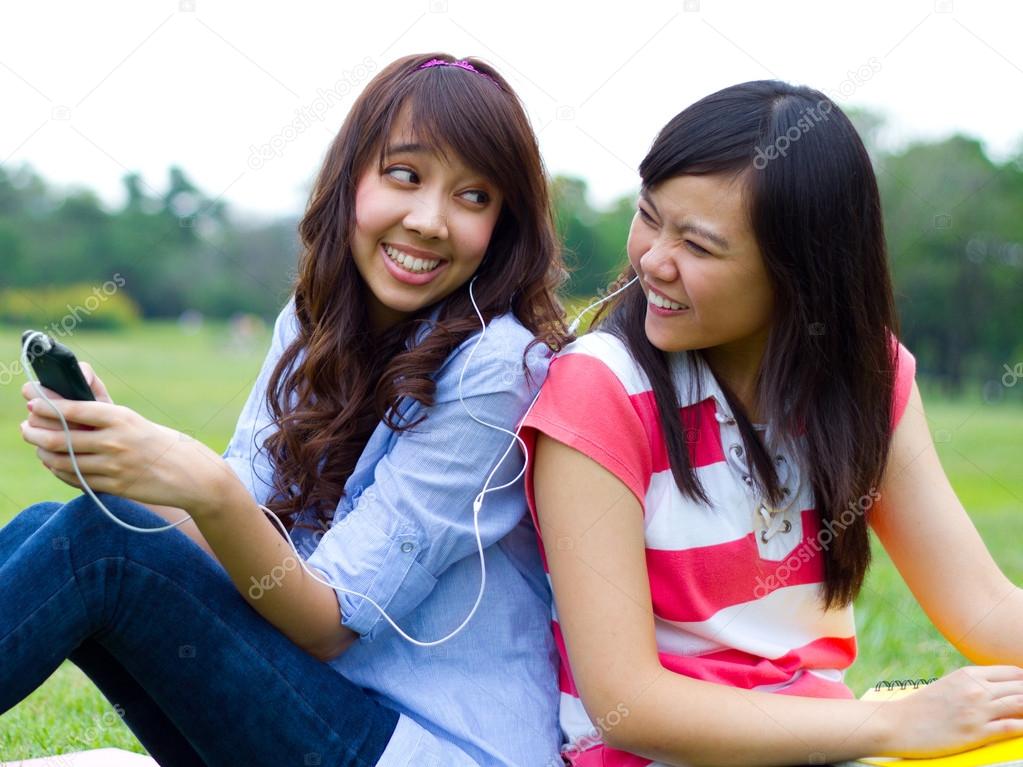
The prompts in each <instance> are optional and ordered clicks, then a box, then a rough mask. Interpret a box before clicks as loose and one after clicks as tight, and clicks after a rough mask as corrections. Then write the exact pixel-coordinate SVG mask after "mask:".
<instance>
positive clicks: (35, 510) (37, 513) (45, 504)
mask: <svg viewBox="0 0 1023 767" xmlns="http://www.w3.org/2000/svg"><path fill="white" fill-rule="evenodd" d="M63 505H64V504H62V503H60V502H59V501H42V502H40V503H33V504H32V505H31V506H28V507H26V508H25V509H23V510H22V511H21V513H20V514H18V518H19V519H21V520H24V521H31V522H32V524H33V525H34V526H35V527H39V526H41V525H42V524H44V523H45V522H46V520H48V519H49V518H50V517H52V516H53V515H54V514H55V513H56V512H57V511H59V510H60V508H61V507H62V506H63Z"/></svg>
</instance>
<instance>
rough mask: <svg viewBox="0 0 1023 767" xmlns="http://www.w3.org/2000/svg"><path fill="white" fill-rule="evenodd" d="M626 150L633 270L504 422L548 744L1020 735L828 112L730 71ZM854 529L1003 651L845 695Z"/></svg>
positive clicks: (786, 749)
mask: <svg viewBox="0 0 1023 767" xmlns="http://www.w3.org/2000/svg"><path fill="white" fill-rule="evenodd" d="M640 173H641V176H642V191H641V194H640V198H639V202H638V210H637V212H636V216H635V218H634V220H633V224H632V228H631V231H630V233H629V240H628V257H629V264H628V267H627V269H626V270H625V273H624V274H623V276H622V278H621V280H620V282H619V284H624V283H625V281H627V280H630V279H631V278H633V277H638V279H637V280H636V282H635V284H633V285H630V286H629V288H628V289H627V290H625V291H623V292H622V293H621V294H620V296H619V297H618V298H616V299H615V300H614V302H613V303H611V304H610V305H609V306H610V311H609V312H608V314H607V315H606V316H604V317H602V318H599V319H598V321H597V322H596V323H595V326H596V330H595V331H594V332H591V333H589V334H588V335H585V336H583V337H582V338H580V339H579V340H577V341H576V342H574V343H573V344H571V345H570V346H568V347H567V349H566V350H565V352H564V353H562V354H561V355H560V357H559V358H557V359H555V360H554V361H553V363H552V364H551V368H550V372H549V376H548V379H547V382H546V383H545V385H544V387H543V389H542V391H541V395H540V398H539V399H538V401H537V403H536V405H535V407H534V408H533V410H532V412H531V413H530V414H529V415H528V416H527V418H526V421H525V428H524V429H523V435H524V437H525V439H526V441H527V443H528V445H529V447H530V459H529V462H528V474H527V493H528V496H529V504H530V508H531V510H532V512H533V514H534V518H535V519H536V520H537V524H538V530H539V531H540V533H541V536H542V541H541V548H542V553H543V554H544V557H545V564H546V566H547V569H548V572H549V577H550V579H551V583H552V587H553V591H554V597H555V605H556V610H555V614H554V623H553V629H554V634H555V640H556V643H557V645H558V647H559V650H560V655H561V662H562V667H561V675H560V688H561V723H562V728H563V730H564V732H565V735H566V738H567V740H568V743H567V745H566V746H565V748H564V751H563V756H564V757H565V759H566V761H568V762H569V763H570V764H572V765H578V766H580V767H590V766H591V765H602V766H603V767H640V766H645V765H669V764H670V765H682V764H684V765H697V764H713V765H728V764H735V765H745V766H746V767H750V766H751V765H785V764H795V763H801V764H822V763H824V762H835V761H841V760H845V759H853V758H856V757H858V756H862V755H866V754H882V755H903V756H917V755H928V754H940V753H947V752H951V751H955V750H962V749H964V748H966V747H968V746H972V745H975V744H979V743H982V742H986V741H991V740H997V739H1000V738H1004V737H1007V736H1009V735H1012V734H1018V733H1021V732H1023V718H1021V717H1023V671H1021V670H1020V668H1018V666H1020V665H1023V639H1020V635H1019V632H1018V627H1019V626H1020V625H1023V592H1021V590H1020V589H1019V588H1017V587H1016V586H1015V585H1013V584H1012V583H1010V582H1009V580H1008V579H1007V578H1006V577H1005V576H1004V575H1003V574H1002V572H1001V571H1000V570H999V568H998V567H997V565H996V564H995V563H994V561H993V560H992V558H991V556H990V555H989V553H988V551H987V549H986V548H985V546H984V544H983V542H982V541H981V539H980V537H979V536H978V534H977V531H976V530H975V529H974V527H973V525H972V524H971V522H970V519H969V517H968V516H967V514H966V512H965V511H964V510H963V507H962V506H961V504H960V503H959V501H958V499H957V498H956V495H955V493H954V491H953V490H952V488H951V486H950V485H949V482H948V480H947V478H946V477H945V474H944V472H943V470H942V468H941V465H940V464H939V462H938V458H937V455H936V453H935V450H934V445H933V442H932V440H931V437H930V433H929V430H928V425H927V421H926V418H925V415H924V408H923V404H922V402H921V399H920V393H919V391H918V389H917V387H916V384H915V383H914V368H915V363H914V359H913V357H912V355H911V354H910V353H909V352H908V351H907V350H906V349H905V348H904V347H903V346H902V345H901V344H900V343H899V342H898V340H897V335H896V334H897V322H896V315H895V310H894V302H893V298H892V289H891V284H890V279H889V274H888V264H887V256H886V252H885V241H884V233H883V227H882V221H881V207H880V202H879V198H878V191H877V184H876V181H875V178H874V174H873V172H872V169H871V165H870V160H869V158H868V156H867V153H866V151H865V150H864V147H863V144H862V142H861V141H860V139H859V137H858V136H857V134H856V131H855V129H854V128H853V126H852V125H851V123H850V122H849V120H848V119H847V118H846V116H845V115H844V114H842V112H841V111H840V110H839V109H838V107H837V106H835V105H834V104H833V103H832V102H831V101H830V100H829V99H827V98H826V97H825V96H824V95H823V94H821V93H819V92H817V91H814V90H811V89H808V88H803V87H792V86H789V85H786V84H783V83H779V82H773V81H772V82H751V83H745V84H742V85H737V86H733V87H730V88H726V89H725V90H722V91H720V92H718V93H715V94H712V95H711V96H708V97H706V98H704V99H703V100H701V101H699V102H698V103H696V104H694V105H693V106H691V107H689V108H688V109H686V110H685V111H683V112H682V113H681V114H679V115H678V116H677V117H675V118H674V119H673V120H671V122H669V123H668V125H667V126H665V128H664V129H663V130H662V131H661V133H660V134H659V135H658V137H657V139H656V140H655V142H654V144H653V146H652V148H651V149H650V152H649V153H648V155H647V156H646V158H645V159H644V160H643V163H642V165H641V166H640ZM871 528H872V529H873V530H874V532H875V533H876V534H877V536H878V538H879V539H880V541H881V542H882V543H883V544H884V546H885V548H886V549H887V551H888V552H889V554H890V555H891V557H892V559H893V561H894V562H895V564H896V566H897V567H898V568H899V571H900V572H901V573H902V575H903V576H904V578H905V580H906V582H907V583H908V585H909V586H910V588H911V589H912V590H913V592H914V594H915V595H916V597H917V598H918V599H919V601H920V603H921V605H922V606H923V608H924V609H925V611H926V612H927V613H928V615H929V616H930V617H931V619H932V620H933V621H934V623H935V625H936V626H937V627H938V628H939V629H940V630H941V631H942V632H943V633H944V634H945V636H946V637H948V638H949V640H950V641H951V642H952V643H953V644H955V645H956V647H957V648H958V649H959V650H960V651H961V652H963V653H964V654H965V655H966V656H967V657H968V658H970V659H971V661H973V662H975V663H977V664H1001V665H984V666H978V667H970V668H967V669H960V670H957V671H955V672H953V673H951V674H949V675H948V676H946V677H944V678H943V679H941V680H939V681H938V682H936V683H934V684H932V685H929V686H928V687H926V688H925V689H923V690H922V691H920V692H918V693H917V694H914V695H912V696H910V697H908V698H906V699H904V700H900V701H897V702H885V703H877V702H866V701H859V700H856V699H855V698H854V696H853V694H852V692H851V691H850V690H849V688H848V687H846V685H845V684H844V683H843V675H844V671H845V670H846V669H847V668H848V667H849V666H850V664H851V663H852V662H853V660H854V658H855V655H856V638H855V625H854V621H853V614H852V600H853V598H854V597H855V596H856V594H857V593H858V591H859V590H860V588H861V586H862V584H863V578H864V574H865V572H866V570H867V566H868V563H869V561H870V543H869V529H871ZM882 709H883V711H882Z"/></svg>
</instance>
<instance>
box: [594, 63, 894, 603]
mask: <svg viewBox="0 0 1023 767" xmlns="http://www.w3.org/2000/svg"><path fill="white" fill-rule="evenodd" d="M685 174H694V175H701V174H729V175H733V176H734V175H736V174H744V176H745V178H746V179H748V181H747V183H748V189H747V195H746V197H747V200H748V206H749V211H748V212H749V220H750V222H751V227H752V231H753V233H754V236H755V238H756V241H757V244H758V245H759V248H760V252H761V254H762V256H763V260H764V265H765V268H766V271H767V274H768V279H769V280H770V282H771V286H772V289H773V291H774V297H775V302H774V305H775V310H774V311H775V314H774V317H773V320H772V326H771V330H770V334H769V338H768V341H767V348H766V350H765V353H764V356H763V363H762V365H761V369H760V371H759V375H758V378H757V391H756V397H757V406H758V409H759V411H760V412H761V413H765V414H767V417H769V418H770V419H771V421H772V424H773V428H774V430H775V432H776V433H777V434H780V435H786V436H789V437H793V438H795V437H797V436H799V435H801V434H804V435H805V440H806V448H807V450H806V455H805V456H804V460H805V462H806V463H807V469H808V470H809V475H810V480H811V483H812V487H813V492H814V499H815V506H816V509H817V513H818V515H819V516H820V519H821V521H822V522H825V521H829V520H830V521H833V522H837V521H838V519H839V517H840V515H841V514H842V512H843V511H845V510H846V509H847V508H848V507H849V506H850V504H858V505H857V506H856V507H855V508H857V509H862V508H863V503H862V499H863V498H864V497H869V498H875V496H876V487H877V486H878V485H879V484H880V480H881V476H882V474H883V472H884V468H885V465H886V463H887V459H888V448H889V443H890V439H891V428H892V424H891V410H892V399H893V391H894V382H895V364H896V354H897V345H896V344H894V340H893V339H894V337H895V335H896V334H897V330H898V329H897V319H896V314H895V308H894V299H893V297H892V288H891V280H890V277H889V272H888V257H887V252H886V248H885V238H884V228H883V223H882V219H881V204H880V197H879V195H878V190H877V181H876V179H875V177H874V172H873V169H872V167H871V164H870V158H869V156H868V155H867V151H866V149H865V148H864V146H863V142H862V141H861V140H860V137H859V135H858V134H857V133H856V130H855V128H854V127H853V125H852V123H851V122H850V121H849V119H848V118H847V117H846V115H845V114H843V113H842V111H841V110H840V109H839V108H838V107H837V106H836V105H835V104H834V103H833V102H832V101H831V100H830V99H828V98H827V97H826V96H825V95H824V94H823V93H820V92H819V91H816V90H813V89H812V88H806V87H801V86H794V85H789V84H787V83H783V82H778V81H773V80H763V81H755V82H748V83H742V84H740V85H734V86H731V87H729V88H725V89H724V90H721V91H718V92H717V93H713V94H711V95H710V96H707V97H706V98H703V99H701V100H700V101H698V102H696V103H695V104H693V105H692V106H690V107H688V108H687V109H685V110H684V111H683V112H681V113H680V114H678V115H677V116H676V117H674V118H673V119H672V120H671V121H670V122H669V123H668V124H667V125H666V126H664V128H663V129H662V130H661V132H660V133H659V134H658V136H657V138H656V139H655V140H654V143H653V146H652V147H651V148H650V151H649V152H648V153H647V156H646V157H645V158H644V159H643V162H642V163H641V165H640V175H641V177H642V183H643V189H644V190H651V189H653V188H655V187H656V186H657V185H658V184H660V183H661V182H663V181H666V180H668V179H670V178H673V177H676V176H680V175H685ZM633 276H634V272H633V270H632V268H631V267H629V268H627V269H626V271H625V272H624V273H623V274H622V276H621V277H620V278H619V281H618V282H619V283H622V282H623V281H625V280H628V279H631V278H632V277H633ZM645 317H646V297H645V295H644V293H643V288H642V287H641V285H640V284H639V283H637V284H636V285H634V286H632V287H630V288H629V290H627V291H625V292H623V293H622V294H621V296H620V297H619V298H617V299H615V300H614V302H613V303H612V304H611V305H610V307H609V311H608V313H607V315H606V316H604V317H603V318H598V319H597V320H596V321H595V323H594V324H595V325H596V326H601V327H603V328H604V329H606V330H608V331H609V332H611V333H613V334H615V335H616V336H618V337H619V338H621V339H622V340H623V342H625V344H626V345H627V346H628V348H629V350H630V351H631V353H632V355H633V357H634V358H635V359H636V361H637V362H638V364H639V365H640V367H641V368H642V369H643V370H644V372H645V373H646V375H647V377H648V378H649V380H650V384H651V387H652V389H653V393H654V398H655V400H656V402H657V408H658V412H659V415H660V420H661V422H662V428H663V431H664V435H665V440H666V442H667V448H668V455H669V459H670V463H671V470H672V474H673V476H674V479H675V483H676V485H677V486H678V488H679V490H680V491H681V492H682V493H683V494H684V495H687V496H689V497H691V498H694V499H699V500H703V501H706V500H707V497H706V494H705V493H704V491H703V488H702V487H701V485H700V482H699V479H698V478H697V476H696V474H695V472H694V471H693V468H692V464H691V462H690V459H689V452H688V446H687V444H686V433H685V431H684V428H683V424H682V421H681V418H680V417H679V408H678V402H679V400H678V394H677V392H676V391H675V386H674V384H673V382H672V376H671V373H670V368H669V356H668V354H667V353H665V352H663V351H661V350H659V349H657V348H656V347H654V346H653V345H652V344H651V343H650V341H649V340H648V339H647V337H646V333H645V331H644V324H645ZM684 354H686V355H687V357H688V360H689V362H690V364H695V362H696V360H695V358H694V355H696V354H699V352H698V351H689V352H684ZM721 383H722V389H723V391H724V393H725V396H726V398H727V399H728V401H729V404H730V406H731V408H732V412H733V414H734V415H735V417H736V421H737V425H738V426H739V429H740V433H741V435H742V439H743V442H744V444H745V448H746V455H748V456H750V457H751V459H752V460H751V468H752V469H753V470H754V474H755V478H756V481H757V483H758V485H759V487H760V489H761V491H762V492H763V493H764V495H765V496H766V497H767V498H768V499H770V500H771V501H772V502H778V501H779V500H780V498H781V490H782V489H781V487H780V483H779V481H778V475H777V473H776V472H775V469H774V465H773V462H772V461H771V458H770V456H769V454H768V452H767V449H766V447H765V446H764V445H763V443H762V442H761V440H760V438H759V437H758V436H757V434H756V433H755V431H754V429H753V427H752V425H751V423H750V419H749V417H748V416H747V414H746V412H745V411H744V409H743V407H742V405H741V403H740V402H739V401H738V399H737V398H736V397H735V396H734V394H733V393H732V392H730V391H729V389H728V388H727V386H725V385H724V384H723V382H721ZM690 441H691V440H690ZM847 518H848V517H846V519H847ZM834 530H835V533H836V534H835V539H834V541H833V543H832V544H831V545H830V546H828V547H826V549H825V552H824V557H825V560H824V562H825V583H824V587H823V592H822V596H823V601H824V605H825V607H833V606H840V605H844V604H848V603H849V602H851V601H852V599H854V598H855V596H856V594H857V593H858V592H859V589H860V588H861V586H862V584H863V579H864V576H865V575H866V571H867V568H868V566H869V564H870V541H869V535H868V528H867V518H866V515H865V514H863V513H858V514H856V520H855V522H853V523H852V524H850V525H843V524H836V525H834Z"/></svg>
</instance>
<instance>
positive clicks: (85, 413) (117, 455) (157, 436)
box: [21, 392, 231, 516]
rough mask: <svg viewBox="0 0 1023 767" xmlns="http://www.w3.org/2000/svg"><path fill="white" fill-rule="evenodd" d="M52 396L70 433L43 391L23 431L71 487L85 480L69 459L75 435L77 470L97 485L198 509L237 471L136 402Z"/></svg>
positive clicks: (145, 500) (214, 497)
mask: <svg viewBox="0 0 1023 767" xmlns="http://www.w3.org/2000/svg"><path fill="white" fill-rule="evenodd" d="M47 396H49V397H50V398H51V400H52V402H53V405H54V406H56V407H57V409H59V410H60V412H61V413H62V414H63V415H64V418H65V420H66V421H67V422H68V426H69V427H71V433H70V435H68V434H65V432H64V430H63V429H62V428H60V427H59V419H58V418H57V415H56V413H54V411H53V408H52V407H51V406H50V405H49V404H48V403H47V402H46V401H45V400H43V399H41V398H37V399H32V400H30V401H29V403H28V407H29V411H30V415H29V418H28V420H26V421H22V423H21V434H22V438H23V439H24V440H25V441H26V442H28V443H29V444H32V445H35V446H36V448H37V449H36V455H38V456H39V459H40V461H42V463H43V464H44V465H45V466H46V467H47V468H48V469H49V470H50V471H51V472H53V474H54V475H55V476H56V477H57V478H58V479H60V480H61V481H63V482H65V483H67V484H68V485H71V486H72V487H76V488H80V489H81V487H82V484H81V482H80V481H79V479H78V476H77V475H76V474H75V470H74V467H73V466H72V465H71V456H70V455H69V454H68V448H67V440H68V438H69V437H70V440H71V447H72V448H73V450H74V453H75V458H76V459H77V462H78V468H79V471H81V473H82V476H83V477H84V478H85V481H86V482H87V483H88V484H89V487H91V488H92V490H93V492H97V493H100V492H102V493H111V494H113V495H118V496H121V497H122V498H129V499H131V500H135V501H139V502H141V503H151V504H156V505H160V506H173V507H176V508H182V509H185V510H186V511H188V512H189V513H190V514H192V516H195V515H196V514H197V513H200V514H201V513H202V512H203V511H204V509H206V508H207V507H210V506H212V505H213V504H214V502H215V501H216V500H217V498H218V497H219V495H220V486H221V485H222V483H223V481H224V478H225V477H226V476H227V475H229V474H231V470H230V467H229V466H228V465H227V464H226V462H225V461H224V459H223V458H222V457H221V456H220V455H218V454H217V453H215V452H213V451H212V450H210V449H209V448H208V447H206V446H205V445H203V444H202V443H201V442H199V441H197V440H195V439H192V438H191V437H189V436H187V435H185V434H182V433H181V432H178V431H175V430H174V429H170V428H167V427H165V426H161V425H160V424H157V423H153V422H152V421H149V420H147V419H146V418H144V417H142V416H141V415H139V414H138V413H136V412H135V411H134V410H132V409H131V408H128V407H125V406H123V405H115V404H113V403H112V402H86V401H77V400H68V399H64V398H61V397H58V396H56V395H53V394H50V393H49V392H48V393H47ZM53 424H56V425H57V429H54V427H53ZM75 425H78V426H79V427H82V426H84V427H85V428H77V429H76V428H74V426H75ZM225 472H226V474H225Z"/></svg>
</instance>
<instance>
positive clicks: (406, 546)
mask: <svg viewBox="0 0 1023 767" xmlns="http://www.w3.org/2000/svg"><path fill="white" fill-rule="evenodd" d="M414 548H415V546H414V545H413V544H411V543H409V542H408V541H405V542H404V543H403V544H401V550H402V551H404V552H405V553H406V554H408V553H409V552H410V551H412V549H414Z"/></svg>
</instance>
